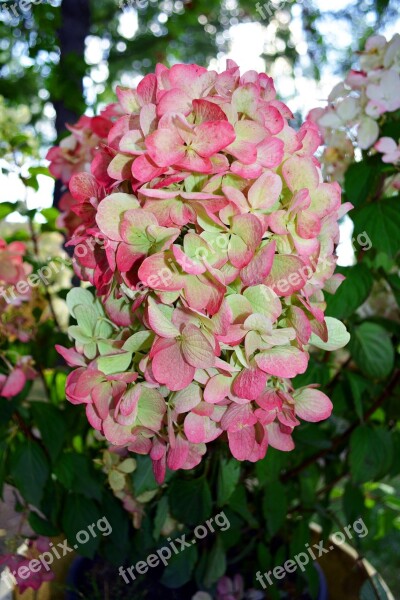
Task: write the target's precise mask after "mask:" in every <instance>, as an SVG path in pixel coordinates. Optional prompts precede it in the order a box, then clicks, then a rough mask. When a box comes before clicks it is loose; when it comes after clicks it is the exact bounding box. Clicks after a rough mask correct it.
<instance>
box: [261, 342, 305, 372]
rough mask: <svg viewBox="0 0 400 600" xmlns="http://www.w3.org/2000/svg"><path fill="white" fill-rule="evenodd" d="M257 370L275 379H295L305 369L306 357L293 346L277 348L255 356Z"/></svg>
mask: <svg viewBox="0 0 400 600" xmlns="http://www.w3.org/2000/svg"><path fill="white" fill-rule="evenodd" d="M255 361H256V363H257V365H258V366H259V368H260V369H261V370H262V371H265V373H268V374H269V375H274V376H275V377H288V378H291V377H296V375H299V374H301V373H304V371H305V370H306V369H307V365H308V355H307V354H306V353H305V352H302V351H301V350H299V349H298V348H295V347H294V346H277V347H275V348H271V349H270V350H264V351H263V352H261V353H260V354H257V356H256V357H255Z"/></svg>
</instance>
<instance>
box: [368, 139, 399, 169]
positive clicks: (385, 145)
mask: <svg viewBox="0 0 400 600" xmlns="http://www.w3.org/2000/svg"><path fill="white" fill-rule="evenodd" d="M374 148H375V150H377V151H378V152H380V153H381V154H383V156H382V160H383V162H385V163H393V164H394V165H396V164H397V163H399V162H400V144H396V142H395V141H394V139H392V138H390V137H382V138H380V140H378V141H377V142H376V144H375V146H374Z"/></svg>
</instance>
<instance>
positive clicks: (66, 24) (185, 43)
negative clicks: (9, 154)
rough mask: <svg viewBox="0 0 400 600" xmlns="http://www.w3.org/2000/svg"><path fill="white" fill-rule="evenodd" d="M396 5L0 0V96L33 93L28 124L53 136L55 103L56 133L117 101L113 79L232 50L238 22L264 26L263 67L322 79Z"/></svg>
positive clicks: (22, 97)
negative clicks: (27, 1)
mask: <svg viewBox="0 0 400 600" xmlns="http://www.w3.org/2000/svg"><path fill="white" fill-rule="evenodd" d="M341 5H343V6H344V7H345V8H343V9H340V6H341ZM12 6H16V8H15V9H14V11H13V10H12V8H11V7H12ZM329 9H331V10H329ZM14 13H16V14H17V15H18V16H15V14H14ZM396 13H397V2H396V0H363V1H362V2H359V1H356V0H355V1H350V2H345V3H344V2H339V3H338V6H335V3H332V2H327V3H326V2H322V1H318V0H302V1H300V2H299V1H298V2H296V1H293V0H288V1H285V0H274V1H272V0H268V2H263V1H262V2H261V3H258V2H255V1H254V0H223V1H222V2H220V1H217V0H213V1H212V2H210V1H209V0H161V1H160V0H101V1H98V0H63V1H62V2H61V1H60V0H51V1H50V2H49V1H48V0H43V2H41V3H37V4H35V5H33V4H32V5H31V7H30V8H29V9H28V10H26V11H22V9H21V8H20V6H19V4H18V2H14V1H12V2H10V1H9V0H2V2H1V7H0V40H1V41H0V95H1V96H3V97H4V98H5V99H6V101H7V103H10V104H13V105H19V104H21V103H25V102H26V100H27V98H29V99H30V110H31V112H32V125H33V126H36V133H37V135H39V136H42V137H43V138H44V140H45V141H48V138H49V137H50V139H51V138H54V131H53V129H52V128H51V127H50V128H49V127H48V122H49V121H50V123H53V121H54V116H55V115H54V110H52V107H54V108H55V109H56V112H57V115H58V119H57V121H56V126H57V133H58V134H60V133H61V132H62V130H63V119H64V120H65V118H64V117H67V119H66V120H67V121H69V122H70V121H72V120H73V119H74V118H76V117H77V116H78V115H80V114H81V113H83V112H85V110H86V109H88V108H89V109H93V110H96V109H97V107H98V106H99V104H101V103H104V102H109V101H111V100H112V98H113V95H112V94H113V89H114V88H115V85H116V82H121V81H122V82H124V83H128V82H129V81H130V82H132V81H133V80H134V78H135V76H138V75H141V74H143V73H146V72H148V71H151V70H152V69H154V66H155V64H156V63H157V62H165V63H169V64H172V63H174V62H196V63H198V64H203V65H206V64H208V63H209V62H210V60H211V59H212V58H213V57H219V56H221V55H222V54H223V53H226V52H228V51H229V47H230V43H231V38H232V31H233V30H234V28H235V27H237V26H238V25H239V24H244V23H254V22H258V23H259V24H262V26H263V28H262V32H261V36H262V39H263V43H264V48H263V51H262V58H263V59H264V60H265V66H266V71H267V72H270V71H273V70H274V64H275V65H276V64H278V66H279V67H280V69H281V70H282V71H284V72H285V73H291V74H292V75H293V74H296V76H299V75H300V74H301V75H304V76H307V77H312V78H314V79H317V80H318V79H320V78H321V75H322V73H323V72H324V69H325V68H326V66H327V65H332V64H333V63H334V64H335V65H336V67H335V68H336V69H338V70H340V71H342V72H345V71H346V70H347V69H348V67H349V65H350V59H351V55H352V53H353V52H354V51H355V50H357V49H358V48H359V47H361V46H362V45H363V42H364V41H365V39H366V38H367V37H368V35H370V34H371V33H372V31H374V30H377V29H380V30H381V29H382V28H384V26H385V25H386V24H388V23H391V22H393V19H394V17H395V16H396ZM332 23H335V27H333V28H332ZM299 27H301V28H302V30H303V31H302V34H300V33H299V31H298V29H299ZM300 35H301V37H302V38H303V39H305V41H306V45H304V41H303V42H302V43H299V42H298V39H299V38H300ZM250 41H251V38H250ZM348 42H350V43H348ZM85 47H86V51H85ZM243 50H245V48H244V49H243ZM282 61H283V62H282ZM272 74H273V73H272ZM278 85H279V82H278ZM285 99H286V100H287V99H288V98H285ZM46 125H47V126H46Z"/></svg>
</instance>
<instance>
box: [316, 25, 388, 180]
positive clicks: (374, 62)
mask: <svg viewBox="0 0 400 600" xmlns="http://www.w3.org/2000/svg"><path fill="white" fill-rule="evenodd" d="M399 47H400V35H399V34H396V35H394V36H393V38H392V39H391V40H389V41H387V40H386V38H385V37H384V36H382V35H375V36H372V37H370V38H369V39H368V40H367V41H366V44H365V48H364V50H363V51H361V52H359V53H358V56H359V67H360V68H359V69H358V70H356V69H352V70H351V71H350V72H349V73H348V75H347V77H346V78H345V80H344V81H343V82H340V83H339V84H337V85H336V86H335V87H334V89H333V90H332V92H331V94H330V95H329V97H328V104H327V106H326V107H325V108H316V109H313V110H311V111H310V113H309V115H308V117H307V120H310V121H312V122H314V123H315V124H316V125H317V126H318V128H319V131H320V134H321V135H322V138H323V142H324V144H325V146H326V148H325V150H324V154H323V157H322V164H323V167H324V168H325V170H326V174H328V175H330V176H332V177H333V178H335V179H336V180H337V181H341V180H342V179H343V174H344V172H345V171H346V170H347V168H348V166H349V164H350V163H351V162H354V146H358V147H359V148H361V149H362V150H369V149H370V148H372V147H374V148H375V149H376V150H378V152H381V153H382V154H383V158H382V160H383V162H386V163H392V164H397V163H398V162H399V156H398V146H397V144H396V143H395V141H393V143H392V142H389V141H388V140H389V139H390V138H386V137H384V138H381V139H379V137H380V128H381V126H382V123H384V122H385V115H388V114H391V113H394V112H395V111H397V110H398V109H399V108H400V75H399V70H400V62H399V57H400V53H399ZM382 139H383V140H384V141H383V142H382V141H381V140H382ZM377 140H378V141H377ZM393 144H394V145H393ZM392 187H395V188H396V187H397V182H396V181H395V180H393V182H392Z"/></svg>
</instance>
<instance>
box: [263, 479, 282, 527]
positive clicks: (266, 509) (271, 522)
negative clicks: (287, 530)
mask: <svg viewBox="0 0 400 600" xmlns="http://www.w3.org/2000/svg"><path fill="white" fill-rule="evenodd" d="M263 513H264V517H265V519H266V521H267V526H268V530H269V532H270V534H271V535H275V533H277V531H279V529H280V528H281V527H282V525H283V524H284V522H285V520H286V514H287V499H286V489H285V487H284V486H283V485H282V483H280V482H279V481H274V482H272V483H269V484H268V485H267V486H266V489H265V495H264V501H263Z"/></svg>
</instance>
